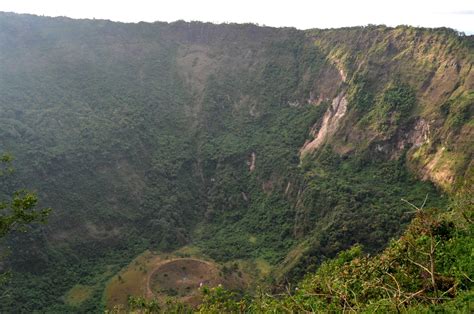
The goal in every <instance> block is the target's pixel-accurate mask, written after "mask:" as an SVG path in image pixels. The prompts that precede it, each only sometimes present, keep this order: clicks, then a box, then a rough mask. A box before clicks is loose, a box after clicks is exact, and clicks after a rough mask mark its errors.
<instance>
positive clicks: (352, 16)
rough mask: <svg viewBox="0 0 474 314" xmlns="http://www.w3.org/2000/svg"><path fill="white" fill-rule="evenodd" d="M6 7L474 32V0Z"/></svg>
mask: <svg viewBox="0 0 474 314" xmlns="http://www.w3.org/2000/svg"><path fill="white" fill-rule="evenodd" d="M0 11H8V12H18V13H33V14H38V15H48V16H61V15H62V16H69V17H72V18H98V19H109V20H113V21H123V22H138V21H147V22H153V21H175V20H186V21H191V20H198V21H206V22H207V21H208V22H215V23H222V22H237V23H245V22H251V23H258V24H264V25H269V26H294V27H296V28H300V29H307V28H328V27H341V26H354V25H367V24H386V25H390V26H393V25H398V24H408V25H414V26H425V27H438V26H446V27H451V28H454V29H457V30H459V31H463V32H465V33H467V34H474V0H444V1H440V0H387V1H384V0H378V1H373V0H323V1H320V0H285V1H283V0H273V1H271V0H156V1H152V0H133V1H124V0H81V1H77V0H0Z"/></svg>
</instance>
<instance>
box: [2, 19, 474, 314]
mask: <svg viewBox="0 0 474 314" xmlns="http://www.w3.org/2000/svg"><path fill="white" fill-rule="evenodd" d="M471 41H472V40H471ZM472 63H473V50H472V43H471V42H470V39H469V38H468V37H463V36H459V35H458V34H457V33H455V32H454V31H452V30H448V29H431V30H430V29H417V28H411V27H397V28H387V27H384V26H370V27H359V28H349V29H336V30H310V31H300V30H296V29H290V28H281V29H275V28H269V27H258V26H255V25H236V24H222V25H213V24H209V23H198V22H193V23H185V22H175V23H170V24H168V23H160V22H157V23H151V24H150V23H138V24H123V23H114V22H110V21H102V20H72V19H68V18H45V17H37V16H29V15H15V14H8V13H2V14H0V139H1V141H0V151H2V152H5V151H8V152H11V153H12V154H13V155H14V156H15V158H16V160H15V167H16V168H17V171H16V174H15V177H14V178H15V181H14V182H13V183H12V182H10V183H8V184H7V183H5V184H3V183H2V186H1V189H2V191H4V192H8V191H11V190H13V189H16V188H18V187H28V188H30V189H33V190H36V191H37V192H38V194H39V195H40V199H41V202H42V203H43V204H44V205H45V206H48V207H52V208H53V209H54V211H53V213H52V215H51V217H50V219H49V223H48V224H47V225H45V226H41V227H35V228H34V229H33V230H30V231H29V232H28V233H26V234H20V233H18V234H13V235H11V236H10V237H9V238H8V239H7V242H6V243H4V244H3V245H4V247H5V246H7V245H8V246H9V247H10V248H11V253H10V254H9V257H8V259H6V261H5V263H4V264H5V267H9V268H11V269H12V271H13V276H12V280H11V282H10V283H9V284H8V285H6V286H4V287H2V290H3V291H4V292H3V294H2V302H1V307H2V310H4V311H13V310H14V309H16V310H20V311H31V310H33V309H36V310H40V311H71V310H77V311H88V310H89V311H90V310H96V311H97V310H99V309H102V308H103V300H102V292H103V289H104V284H105V282H106V281H107V280H108V279H109V278H110V277H111V276H112V275H113V274H114V273H116V272H117V271H118V270H119V269H120V268H121V267H123V266H124V265H125V264H127V263H128V262H129V261H130V260H132V259H133V257H134V256H136V255H137V254H139V253H141V252H142V251H144V250H145V249H158V250H165V251H166V250H171V249H174V248H177V247H180V246H183V245H185V244H189V243H192V244H193V245H195V246H197V247H199V248H200V249H201V250H202V251H203V252H205V253H206V254H207V255H209V256H210V257H211V258H213V259H215V260H217V261H232V260H237V259H250V260H255V259H262V260H264V261H266V262H267V263H269V264H270V265H272V269H273V273H272V275H271V278H273V279H272V280H273V281H274V283H277V284H279V283H281V282H286V281H288V280H289V281H295V280H297V279H298V278H301V276H302V275H303V274H304V273H305V272H306V271H307V270H312V269H315V268H316V267H317V266H318V265H319V264H320V263H321V262H322V261H324V260H326V259H327V258H330V257H333V256H335V255H336V254H337V253H338V252H340V251H341V250H344V249H348V248H350V247H351V246H352V245H354V244H356V243H360V244H362V245H363V246H364V250H365V251H366V252H378V251H380V250H381V249H383V248H384V247H385V246H386V245H387V243H388V241H389V240H390V239H391V238H392V237H396V236H399V235H400V233H401V232H402V231H403V230H404V228H405V226H406V225H407V224H408V223H409V222H410V220H411V219H412V218H413V215H412V214H407V212H409V211H410V210H411V209H410V206H409V205H407V204H406V202H402V201H401V198H404V199H405V200H407V201H408V202H411V203H413V204H421V203H423V201H424V200H425V197H427V201H426V206H427V207H438V208H445V207H446V206H447V203H448V195H450V194H453V193H454V192H455V191H456V190H457V189H458V186H461V185H462V183H461V182H463V181H462V179H463V178H464V177H466V176H467V177H468V176H469V171H471V172H472V167H471V166H472V147H473V145H472V133H473V124H472V110H473V100H474V93H473V85H474V75H473V72H472ZM77 284H81V285H84V286H88V287H92V288H91V291H92V292H91V294H90V296H89V297H88V298H86V300H85V301H84V302H82V303H80V304H75V305H71V304H68V303H67V302H66V301H65V295H66V293H67V292H68V291H69V290H70V289H71V288H72V287H73V286H75V285H77Z"/></svg>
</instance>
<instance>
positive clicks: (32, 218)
mask: <svg viewBox="0 0 474 314" xmlns="http://www.w3.org/2000/svg"><path fill="white" fill-rule="evenodd" d="M12 160H13V158H12V156H11V155H9V154H3V155H1V156H0V179H2V180H3V179H4V178H6V177H7V176H8V175H9V174H11V173H12V172H13V168H12V166H11V162H12ZM37 204H38V197H37V196H36V194H35V193H32V192H30V191H27V190H19V191H16V192H14V193H13V195H12V196H11V197H10V198H9V199H6V200H4V199H0V239H2V238H4V237H5V236H6V235H7V234H8V233H9V232H10V231H12V230H20V231H24V230H26V227H27V226H28V225H30V224H32V223H35V222H40V223H43V222H45V221H46V218H47V217H48V215H49V213H50V211H51V208H43V209H39V210H37V209H36V205H37ZM4 277H5V274H0V281H1V280H2V279H4Z"/></svg>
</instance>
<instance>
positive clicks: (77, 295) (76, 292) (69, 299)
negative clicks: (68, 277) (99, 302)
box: [64, 284, 95, 306]
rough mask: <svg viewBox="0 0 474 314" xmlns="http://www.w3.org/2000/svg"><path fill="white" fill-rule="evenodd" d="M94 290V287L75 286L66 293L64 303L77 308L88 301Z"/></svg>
mask: <svg viewBox="0 0 474 314" xmlns="http://www.w3.org/2000/svg"><path fill="white" fill-rule="evenodd" d="M94 289H95V287H94V286H85V285H80V284H77V285H75V286H74V287H72V288H71V290H69V291H68V292H67V293H66V295H65V297H64V302H65V303H66V304H68V305H71V306H78V305H80V304H81V303H83V302H84V301H86V300H87V299H89V297H90V296H91V295H92V293H93V291H94Z"/></svg>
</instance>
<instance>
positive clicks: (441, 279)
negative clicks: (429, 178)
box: [200, 191, 474, 313]
mask: <svg viewBox="0 0 474 314" xmlns="http://www.w3.org/2000/svg"><path fill="white" fill-rule="evenodd" d="M465 192H466V191H464V193H465ZM458 197H460V198H462V200H456V201H454V202H453V203H452V206H451V207H450V208H449V209H448V210H440V209H433V208H431V209H428V208H425V207H423V206H421V205H420V207H418V206H416V205H413V204H411V206H412V207H413V209H414V211H413V212H412V213H413V215H415V218H414V219H413V221H412V222H411V224H410V226H409V228H408V229H407V230H406V231H405V233H404V234H403V236H402V237H401V238H400V239H398V240H394V241H392V242H391V243H390V244H389V246H388V247H387V248H386V249H385V250H384V251H383V252H382V253H381V254H379V255H375V256H368V255H366V254H364V253H363V250H362V248H361V247H360V246H359V245H356V246H354V247H352V248H351V249H350V250H347V251H343V252H341V253H339V254H338V256H337V257H336V258H334V259H331V260H328V261H325V262H324V263H322V264H321V266H320V267H319V269H318V270H317V271H316V272H314V273H309V274H307V275H306V277H305V278H304V280H302V281H301V282H299V283H298V284H297V285H295V286H292V287H288V288H287V291H285V293H282V294H279V295H270V294H268V293H260V294H258V295H257V296H256V297H254V298H249V297H244V298H242V297H239V296H238V295H237V294H235V293H232V292H229V291H226V290H224V289H222V288H213V289H206V290H205V291H204V294H205V301H204V303H203V304H202V305H201V307H200V312H203V313H221V312H240V313H242V312H259V313H260V312H262V313H267V312H289V313H291V312H328V311H329V312H345V311H351V312H353V311H355V312H367V313H372V312H376V311H381V312H397V313H399V312H409V313H420V312H422V313H425V312H448V313H468V312H472V310H473V307H472V306H473V298H474V295H473V293H472V288H473V281H472V278H473V276H474V268H473V266H474V265H473V263H472V251H473V250H474V246H473V242H472V237H473V234H472V232H473V220H472V219H473V216H472V214H473V211H472V198H471V197H468V198H466V196H465V194H459V195H458ZM422 204H423V203H422ZM423 205H426V204H423Z"/></svg>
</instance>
